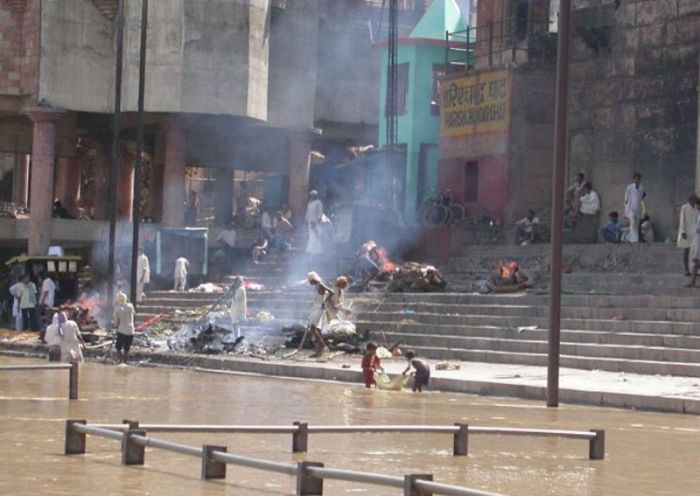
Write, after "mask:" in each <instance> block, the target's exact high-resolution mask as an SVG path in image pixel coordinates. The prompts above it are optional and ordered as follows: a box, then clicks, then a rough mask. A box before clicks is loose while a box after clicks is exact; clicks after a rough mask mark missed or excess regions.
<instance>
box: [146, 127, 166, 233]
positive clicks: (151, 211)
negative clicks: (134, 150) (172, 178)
mask: <svg viewBox="0 0 700 496" xmlns="http://www.w3.org/2000/svg"><path fill="white" fill-rule="evenodd" d="M164 173H165V133H164V132H163V129H162V128H160V129H158V130H157V131H156V139H155V150H154V153H153V161H152V163H151V177H150V186H149V189H148V196H149V201H148V213H147V214H146V215H148V216H149V217H151V219H152V220H153V222H161V221H162V219H163V180H164Z"/></svg>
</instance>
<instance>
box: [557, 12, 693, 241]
mask: <svg viewBox="0 0 700 496" xmlns="http://www.w3.org/2000/svg"><path fill="white" fill-rule="evenodd" d="M574 5H575V11H574V16H573V26H574V29H575V30H576V33H575V34H576V36H574V38H573V40H572V47H571V84H570V93H569V145H570V150H569V177H570V178H572V177H573V176H574V175H575V174H576V172H577V171H579V170H584V171H586V172H587V173H588V175H589V176H590V178H591V180H592V181H593V185H594V188H595V189H596V190H597V191H598V193H599V195H600V197H601V201H602V209H603V212H607V211H609V210H613V209H615V210H622V208H623V195H624V190H625V187H626V185H627V184H629V183H630V181H631V175H632V173H633V172H634V171H638V172H640V173H641V174H643V176H644V179H643V183H644V185H645V187H646V190H647V194H648V200H647V206H648V208H649V211H650V214H651V216H652V218H653V220H654V222H655V225H656V227H657V230H658V233H657V234H660V235H661V236H662V238H665V237H666V236H670V237H673V236H674V234H675V228H676V222H677V210H678V208H679V207H680V205H681V204H682V203H683V202H684V201H685V199H686V198H687V196H688V194H689V193H691V192H692V191H693V189H694V179H695V161H696V141H697V115H698V98H697V86H698V47H699V45H700V2H698V1H697V0H622V1H621V2H620V5H619V6H618V7H617V8H616V7H615V3H614V2H613V1H612V0H577V1H575V2H574Z"/></svg>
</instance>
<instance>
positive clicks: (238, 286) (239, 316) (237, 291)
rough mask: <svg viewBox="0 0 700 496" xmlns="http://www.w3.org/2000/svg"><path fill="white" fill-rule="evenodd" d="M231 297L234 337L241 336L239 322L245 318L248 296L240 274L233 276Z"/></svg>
mask: <svg viewBox="0 0 700 496" xmlns="http://www.w3.org/2000/svg"><path fill="white" fill-rule="evenodd" d="M231 290H232V291H233V298H232V299H231V310H230V311H231V320H232V322H233V330H234V331H235V333H236V338H239V337H241V323H242V322H243V321H245V320H246V314H247V312H248V296H247V294H246V291H245V286H244V285H243V279H242V278H241V277H240V276H236V277H234V278H233V283H232V284H231Z"/></svg>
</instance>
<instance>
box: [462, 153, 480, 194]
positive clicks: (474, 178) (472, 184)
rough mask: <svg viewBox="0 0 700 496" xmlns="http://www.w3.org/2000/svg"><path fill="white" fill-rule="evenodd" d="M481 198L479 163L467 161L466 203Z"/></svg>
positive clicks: (465, 180)
mask: <svg viewBox="0 0 700 496" xmlns="http://www.w3.org/2000/svg"><path fill="white" fill-rule="evenodd" d="M478 199H479V163H478V162H467V165H466V167H465V168H464V203H474V202H476V201H478Z"/></svg>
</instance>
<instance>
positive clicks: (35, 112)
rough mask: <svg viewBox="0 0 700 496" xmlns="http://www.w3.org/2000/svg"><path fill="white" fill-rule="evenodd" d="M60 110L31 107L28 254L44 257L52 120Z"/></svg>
mask: <svg viewBox="0 0 700 496" xmlns="http://www.w3.org/2000/svg"><path fill="white" fill-rule="evenodd" d="M61 113H62V112H61V111H59V110H56V109H53V108H51V107H32V108H30V109H28V110H27V112H26V114H27V116H28V117H29V119H31V121H32V125H33V129H32V171H31V179H30V181H31V182H30V195H31V196H30V198H29V207H30V215H29V219H30V221H31V222H29V228H28V230H29V232H28V238H29V246H28V253H29V255H46V252H47V250H48V248H49V245H50V244H51V217H52V213H53V212H52V210H53V178H54V160H55V156H56V121H57V120H58V118H59V117H60V116H61Z"/></svg>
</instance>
